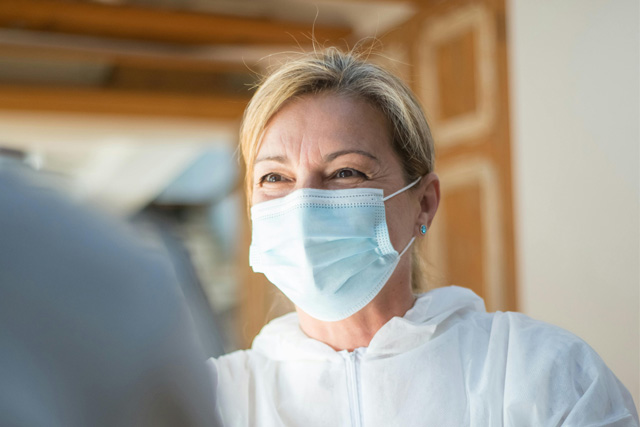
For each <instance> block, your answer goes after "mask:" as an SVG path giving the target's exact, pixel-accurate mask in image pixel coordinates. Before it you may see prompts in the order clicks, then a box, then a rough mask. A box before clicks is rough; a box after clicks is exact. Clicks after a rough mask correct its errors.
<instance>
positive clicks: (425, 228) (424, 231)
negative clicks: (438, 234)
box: [420, 224, 427, 236]
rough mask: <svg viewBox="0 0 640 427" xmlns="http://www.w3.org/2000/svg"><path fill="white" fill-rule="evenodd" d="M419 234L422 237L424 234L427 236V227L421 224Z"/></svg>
mask: <svg viewBox="0 0 640 427" xmlns="http://www.w3.org/2000/svg"><path fill="white" fill-rule="evenodd" d="M420 233H421V234H422V235H423V236H424V235H425V234H427V226H426V225H424V224H422V225H421V226H420Z"/></svg>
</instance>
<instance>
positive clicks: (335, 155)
mask: <svg viewBox="0 0 640 427" xmlns="http://www.w3.org/2000/svg"><path fill="white" fill-rule="evenodd" d="M347 154H360V155H361V156H365V157H369V158H370V159H373V160H375V161H376V162H380V160H378V158H377V157H376V156H374V155H373V154H371V153H369V152H367V151H363V150H340V151H336V152H334V153H331V154H328V155H326V156H325V157H324V158H323V160H324V161H325V162H332V161H334V160H335V159H337V158H338V157H340V156H346V155H347ZM266 161H273V162H278V163H286V162H287V158H286V157H285V156H266V157H259V158H257V159H256V161H255V162H254V164H257V163H260V162H266Z"/></svg>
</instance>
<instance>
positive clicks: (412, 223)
mask: <svg viewBox="0 0 640 427" xmlns="http://www.w3.org/2000/svg"><path fill="white" fill-rule="evenodd" d="M252 184H253V194H252V198H251V204H252V205H254V204H257V203H261V202H264V201H267V200H271V199H275V198H279V197H283V196H286V195H287V194H289V193H291V192H293V191H295V190H298V189H301V188H318V189H344V188H358V187H365V188H381V189H382V190H383V191H384V195H385V196H387V195H389V194H392V193H394V192H396V191H398V190H399V189H401V188H403V187H404V186H405V185H407V183H406V182H405V179H404V173H403V169H402V166H401V162H400V159H399V158H398V156H397V155H396V153H395V152H394V151H393V148H392V146H391V130H390V129H389V124H388V123H387V120H386V118H385V117H384V115H383V114H382V113H381V112H379V111H378V110H377V109H375V108H374V107H373V106H372V105H371V104H369V103H368V102H366V101H363V100H359V99H355V98H352V97H347V96H343V95H342V96H341V95H336V94H320V95H307V96H303V97H301V98H299V99H295V100H292V101H290V102H288V103H287V104H285V106H284V107H283V108H282V109H281V110H280V111H279V112H278V113H277V114H276V115H275V116H274V117H273V118H272V119H271V121H270V122H269V125H268V126H267V128H266V130H265V134H264V137H263V140H262V145H261V147H260V149H259V151H258V154H257V157H256V161H255V163H254V170H253V183H252ZM385 209H386V217H387V225H388V227H389V234H390V237H391V243H392V244H393V247H394V248H395V249H396V250H397V251H401V250H402V249H403V248H404V247H405V246H406V245H407V244H408V243H409V240H410V239H411V237H412V236H417V235H418V228H419V225H420V224H418V222H417V219H418V215H419V214H420V200H419V197H418V196H417V195H414V193H413V192H412V191H411V190H407V191H405V192H403V193H401V194H398V195H397V196H395V197H393V198H391V199H389V200H387V201H386V202H385ZM405 258H410V257H403V259H405ZM403 264H404V263H403ZM399 267H400V266H399Z"/></svg>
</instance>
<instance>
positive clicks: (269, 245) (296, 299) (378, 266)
mask: <svg viewBox="0 0 640 427" xmlns="http://www.w3.org/2000/svg"><path fill="white" fill-rule="evenodd" d="M418 181H420V178H418V179H417V180H415V181H414V182H412V183H411V184H409V185H408V186H406V187H404V188H402V189H401V190H399V191H397V192H395V193H393V194H391V195H390V196H387V197H383V192H382V190H380V189H377V188H353V189H346V190H318V189H313V188H303V189H300V190H296V191H294V192H292V193H291V194H288V195H287V196H285V197H281V198H279V199H274V200H269V201H267V202H263V203H259V204H257V205H255V206H253V207H252V208H251V221H252V223H253V233H252V241H251V248H250V252H249V263H250V264H251V267H253V271H255V272H256V273H264V274H265V276H267V279H269V281H271V283H273V284H274V285H276V286H277V287H278V288H279V289H280V290H281V291H282V292H283V293H284V294H285V295H286V296H287V297H288V298H289V299H290V300H291V301H292V302H293V303H294V304H295V305H297V306H298V307H300V308H301V309H302V310H303V311H304V312H305V313H307V314H309V315H310V316H312V317H315V318H316V319H319V320H323V321H336V320H342V319H345V318H347V317H349V316H351V315H352V314H354V313H356V312H357V311H359V310H360V309H362V308H363V307H364V306H365V305H367V304H369V302H371V300H373V298H374V297H375V296H376V295H377V294H378V293H379V292H380V290H381V289H382V288H383V286H384V285H385V283H386V282H387V280H389V277H390V276H391V274H392V273H393V270H394V269H395V268H396V265H398V262H399V261H400V257H401V256H402V255H403V254H404V253H405V252H406V251H407V249H409V247H410V246H411V244H412V243H413V241H414V239H415V237H414V238H412V239H411V240H410V241H409V243H408V244H407V245H406V246H405V248H404V249H403V250H402V252H400V253H399V254H398V252H397V251H396V250H395V249H394V248H393V246H392V245H391V241H390V240H389V230H388V228H387V222H386V219H385V210H384V202H385V200H388V199H390V198H391V197H393V196H395V195H397V194H399V193H402V192H403V191H405V190H407V189H408V188H410V187H412V186H414V185H415V184H417V183H418Z"/></svg>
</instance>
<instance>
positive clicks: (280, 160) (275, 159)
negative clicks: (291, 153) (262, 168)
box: [253, 156, 287, 164]
mask: <svg viewBox="0 0 640 427" xmlns="http://www.w3.org/2000/svg"><path fill="white" fill-rule="evenodd" d="M266 161H272V162H278V163H286V161H287V158H286V157H284V156H267V157H259V158H257V159H256V160H255V162H253V164H257V163H260V162H266Z"/></svg>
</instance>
